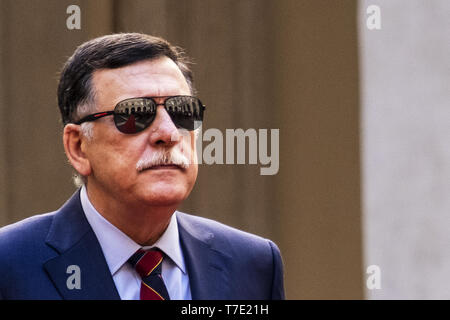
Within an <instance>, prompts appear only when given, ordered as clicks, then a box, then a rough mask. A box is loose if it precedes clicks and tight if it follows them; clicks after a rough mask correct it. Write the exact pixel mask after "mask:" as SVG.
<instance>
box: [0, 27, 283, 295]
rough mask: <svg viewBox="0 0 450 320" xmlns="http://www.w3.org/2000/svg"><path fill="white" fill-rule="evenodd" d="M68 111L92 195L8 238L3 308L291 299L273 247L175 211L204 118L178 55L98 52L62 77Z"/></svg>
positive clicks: (0, 235) (1, 265)
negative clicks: (31, 303)
mask: <svg viewBox="0 0 450 320" xmlns="http://www.w3.org/2000/svg"><path fill="white" fill-rule="evenodd" d="M58 105H59V108H60V111H61V115H62V120H63V123H64V131H63V143H64V149H65V152H66V155H67V158H68V160H69V162H70V163H71V165H72V167H73V168H74V170H75V171H76V175H77V178H78V179H79V180H80V181H82V183H81V187H80V189H79V190H78V191H77V192H76V193H75V194H74V195H73V196H72V197H71V198H70V199H69V200H68V201H67V202H66V203H65V204H64V205H63V206H62V207H61V208H60V209H59V210H57V211H55V212H51V213H47V214H43V215H38V216H33V217H31V218H28V219H25V220H23V221H20V222H18V223H15V224H12V225H9V226H6V227H4V228H2V229H0V274H1V277H0V298H3V299H160V300H161V299H283V298H284V287H283V270H282V269H283V268H282V261H281V256H280V252H279V249H278V248H277V246H276V245H275V244H274V243H273V242H271V241H270V240H267V239H263V238H260V237H258V236H255V235H251V234H248V233H245V232H242V231H239V230H236V229H233V228H231V227H228V226H225V225H223V224H220V223H218V222H215V221H212V220H208V219H205V218H200V217H195V216H191V215H188V214H185V213H181V212H178V211H177V210H176V209H177V207H178V206H179V205H180V203H181V202H182V201H183V200H184V199H186V198H187V197H188V195H189V193H190V192H191V190H192V188H193V186H194V183H195V180H196V177H197V170H198V166H197V159H196V157H197V155H196V149H195V145H196V144H195V138H196V137H195V134H196V132H197V131H196V129H197V128H198V126H199V125H200V124H201V121H202V119H203V112H205V107H204V106H203V104H202V103H201V101H200V100H199V99H198V98H196V97H195V90H194V87H193V77H192V72H191V70H190V69H189V67H188V64H187V60H186V58H185V56H184V55H183V53H182V52H181V51H180V50H179V49H178V48H177V47H173V46H172V45H170V44H169V43H168V42H167V41H165V40H163V39H161V38H157V37H152V36H148V35H144V34H137V33H124V34H114V35H108V36H104V37H100V38H96V39H93V40H91V41H88V42H86V43H84V44H82V45H81V46H80V47H78V48H77V49H76V51H75V53H74V54H73V55H72V57H70V58H69V59H68V61H67V62H66V64H65V66H64V68H63V70H62V72H61V77H60V82H59V86H58Z"/></svg>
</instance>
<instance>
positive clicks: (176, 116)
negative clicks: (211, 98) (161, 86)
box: [166, 96, 203, 131]
mask: <svg viewBox="0 0 450 320" xmlns="http://www.w3.org/2000/svg"><path fill="white" fill-rule="evenodd" d="M166 110H167V112H168V113H169V115H170V117H171V118H172V121H173V123H175V125H176V126H177V127H179V128H183V129H186V130H189V131H192V130H195V129H197V128H198V127H200V125H201V124H202V121H203V105H202V103H201V101H200V100H199V99H198V98H195V97H190V96H177V97H172V98H168V99H167V100H166Z"/></svg>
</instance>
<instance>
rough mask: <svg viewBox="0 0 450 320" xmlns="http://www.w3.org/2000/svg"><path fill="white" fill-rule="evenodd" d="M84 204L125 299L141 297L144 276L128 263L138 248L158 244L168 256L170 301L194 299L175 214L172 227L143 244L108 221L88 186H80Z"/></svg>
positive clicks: (165, 273) (164, 272)
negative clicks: (89, 194) (88, 191)
mask: <svg viewBox="0 0 450 320" xmlns="http://www.w3.org/2000/svg"><path fill="white" fill-rule="evenodd" d="M80 197H81V205H82V207H83V211H84V213H85V215H86V218H87V220H88V222H89V224H90V225H91V227H92V229H93V230H94V233H95V235H96V236H97V239H98V242H99V243H100V246H101V248H102V250H103V254H104V256H105V259H106V263H107V264H108V267H109V271H110V272H111V275H112V278H113V280H114V283H115V285H116V288H117V291H118V292H119V295H120V298H121V299H122V300H139V299H140V298H139V294H140V290H141V277H140V276H139V274H138V273H137V272H136V271H135V270H134V268H133V267H132V266H131V265H130V264H129V263H127V261H128V259H129V258H130V257H131V256H132V255H133V254H134V253H135V252H136V251H137V250H138V249H139V248H142V249H144V250H147V249H150V248H153V247H157V248H159V249H160V250H161V251H163V252H164V253H165V255H166V257H165V259H164V260H163V263H162V271H161V272H162V277H163V279H164V283H165V285H166V287H167V291H168V293H169V296H170V299H171V300H191V299H192V296H191V289H190V286H189V277H188V274H187V270H186V265H185V262H184V257H183V252H182V250H181V246H180V239H179V234H178V224H177V218H176V213H174V214H173V215H172V218H171V219H170V223H169V226H168V227H167V229H166V231H165V232H164V233H163V235H162V236H161V237H160V238H159V239H158V240H157V241H156V242H155V244H154V245H152V246H146V247H141V246H140V245H139V244H137V243H136V242H134V241H133V240H132V239H131V238H130V237H128V236H127V235H126V234H125V233H123V232H122V231H120V230H119V229H118V228H117V227H115V226H114V225H113V224H111V223H110V222H109V221H108V220H106V219H105V218H104V217H103V216H102V215H101V214H100V213H99V212H98V211H97V210H96V209H95V208H94V206H93V205H92V203H91V202H90V201H89V198H88V195H87V191H86V187H85V186H83V187H82V188H81V194H80Z"/></svg>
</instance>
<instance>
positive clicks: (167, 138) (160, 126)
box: [149, 106, 180, 147]
mask: <svg viewBox="0 0 450 320" xmlns="http://www.w3.org/2000/svg"><path fill="white" fill-rule="evenodd" d="M149 130H150V134H149V141H150V143H151V144H152V145H155V146H156V145H161V146H162V145H165V146H168V147H170V146H173V145H175V144H177V143H178V142H179V140H180V133H179V131H178V128H177V127H176V126H175V124H174V123H173V121H172V119H171V118H170V116H169V114H168V113H167V111H166V109H164V107H163V106H158V108H157V112H156V117H155V120H153V123H152V124H151V125H150V128H149Z"/></svg>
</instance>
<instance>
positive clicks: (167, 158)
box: [136, 149, 189, 172]
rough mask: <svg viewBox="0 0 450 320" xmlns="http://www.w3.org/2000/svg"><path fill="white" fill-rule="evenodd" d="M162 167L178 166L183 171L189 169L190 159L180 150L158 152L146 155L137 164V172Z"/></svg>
mask: <svg viewBox="0 0 450 320" xmlns="http://www.w3.org/2000/svg"><path fill="white" fill-rule="evenodd" d="M160 165H177V166H179V167H181V168H183V169H187V168H188V167H189V159H188V158H187V157H186V156H185V155H184V154H183V153H182V152H181V151H180V150H179V149H171V150H157V151H154V152H152V153H150V154H146V155H144V156H143V157H142V159H140V160H139V161H138V162H137V163H136V170H137V171H139V172H140V171H143V170H145V169H148V168H151V167H154V166H160Z"/></svg>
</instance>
